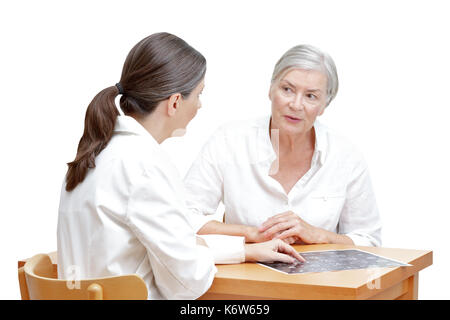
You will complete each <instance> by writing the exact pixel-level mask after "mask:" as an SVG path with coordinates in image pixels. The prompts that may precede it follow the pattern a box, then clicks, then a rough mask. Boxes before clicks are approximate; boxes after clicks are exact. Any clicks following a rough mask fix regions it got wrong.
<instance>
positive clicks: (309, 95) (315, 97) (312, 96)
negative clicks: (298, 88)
mask: <svg viewBox="0 0 450 320" xmlns="http://www.w3.org/2000/svg"><path fill="white" fill-rule="evenodd" d="M306 96H307V97H308V98H309V99H311V100H316V99H317V96H316V95H315V94H312V93H308V94H307V95H306Z"/></svg>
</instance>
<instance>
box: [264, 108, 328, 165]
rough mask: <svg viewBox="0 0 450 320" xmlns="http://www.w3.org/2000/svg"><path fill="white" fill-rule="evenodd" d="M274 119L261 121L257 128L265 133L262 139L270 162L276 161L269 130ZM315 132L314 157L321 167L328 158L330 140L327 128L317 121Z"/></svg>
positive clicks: (268, 118)
mask: <svg viewBox="0 0 450 320" xmlns="http://www.w3.org/2000/svg"><path fill="white" fill-rule="evenodd" d="M271 118H272V117H271V116H270V115H269V116H266V117H264V118H263V119H261V121H257V122H256V126H257V127H258V128H259V129H260V130H261V132H262V133H263V134H262V135H260V136H262V139H263V142H264V143H263V146H264V148H265V150H264V151H265V153H266V154H267V156H268V157H267V158H268V159H270V160H272V161H273V160H275V158H276V154H275V151H274V150H273V146H272V142H271V141H270V135H269V128H270V119H271ZM313 128H314V131H315V133H316V142H315V146H314V155H313V160H312V161H313V162H314V161H317V160H318V161H319V162H320V164H321V165H323V164H324V163H325V157H326V150H327V146H328V140H327V134H326V127H325V126H324V125H322V123H320V122H319V121H318V120H317V119H316V121H315V122H314V126H313Z"/></svg>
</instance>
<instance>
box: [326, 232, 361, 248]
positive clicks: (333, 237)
mask: <svg viewBox="0 0 450 320" xmlns="http://www.w3.org/2000/svg"><path fill="white" fill-rule="evenodd" d="M325 232H326V237H327V240H328V243H333V244H350V245H354V242H353V240H352V239H351V238H350V237H348V236H346V235H345V234H338V233H334V232H331V231H326V230H325Z"/></svg>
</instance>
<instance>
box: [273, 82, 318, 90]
mask: <svg viewBox="0 0 450 320" xmlns="http://www.w3.org/2000/svg"><path fill="white" fill-rule="evenodd" d="M282 81H284V82H287V84H288V85H290V86H291V87H294V88H296V86H295V85H293V84H292V83H291V82H290V81H288V80H286V79H282V80H281V81H280V82H282ZM306 91H308V92H322V90H320V89H308V90H306Z"/></svg>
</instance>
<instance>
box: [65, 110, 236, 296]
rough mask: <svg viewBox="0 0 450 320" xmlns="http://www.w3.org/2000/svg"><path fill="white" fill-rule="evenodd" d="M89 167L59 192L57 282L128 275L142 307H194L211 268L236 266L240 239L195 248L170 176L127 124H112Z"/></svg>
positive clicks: (179, 188) (162, 158)
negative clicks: (156, 303)
mask: <svg viewBox="0 0 450 320" xmlns="http://www.w3.org/2000/svg"><path fill="white" fill-rule="evenodd" d="M95 163H96V167H95V168H94V169H90V170H89V172H88V174H87V176H86V178H85V179H84V181H83V182H82V183H81V184H79V185H78V186H77V187H76V188H75V189H74V190H73V191H71V192H67V191H65V183H63V186H62V190H61V200H60V206H59V216H58V231H57V236H58V277H59V278H62V279H74V278H77V279H87V278H96V277H106V276H113V275H123V274H132V273H135V274H138V275H140V276H141V277H142V278H143V279H144V281H145V283H146V284H147V287H148V290H149V299H195V298H197V297H199V296H201V295H202V294H203V293H205V292H206V291H207V290H208V288H209V287H210V285H211V283H212V281H213V278H214V274H215V273H216V271H217V269H216V267H215V265H214V262H216V263H239V262H242V261H244V238H243V237H227V238H224V237H221V236H216V237H204V239H205V240H206V242H207V244H208V246H210V248H207V247H204V246H199V245H197V244H196V235H195V232H194V230H193V229H192V227H191V224H190V218H189V217H188V216H189V214H190V213H189V211H188V209H187V208H186V205H185V201H184V196H185V190H184V186H183V184H182V181H181V179H180V177H179V175H178V172H177V170H176V168H175V167H174V166H173V165H172V164H171V162H170V160H169V159H168V158H167V156H166V154H165V153H164V151H163V150H162V149H161V147H160V146H159V144H158V143H157V142H156V141H155V139H154V138H153V137H152V136H151V135H150V133H149V132H147V131H146V130H145V128H144V127H142V126H141V125H140V124H139V123H138V122H137V121H136V120H134V119H133V118H131V117H128V116H119V117H118V119H117V123H116V126H115V129H114V135H113V137H112V139H111V141H110V142H109V143H108V145H107V147H106V148H105V149H104V150H103V151H102V152H101V153H100V154H99V155H98V156H97V158H96V162H95ZM218 237H219V238H218ZM224 239H225V241H224Z"/></svg>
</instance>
